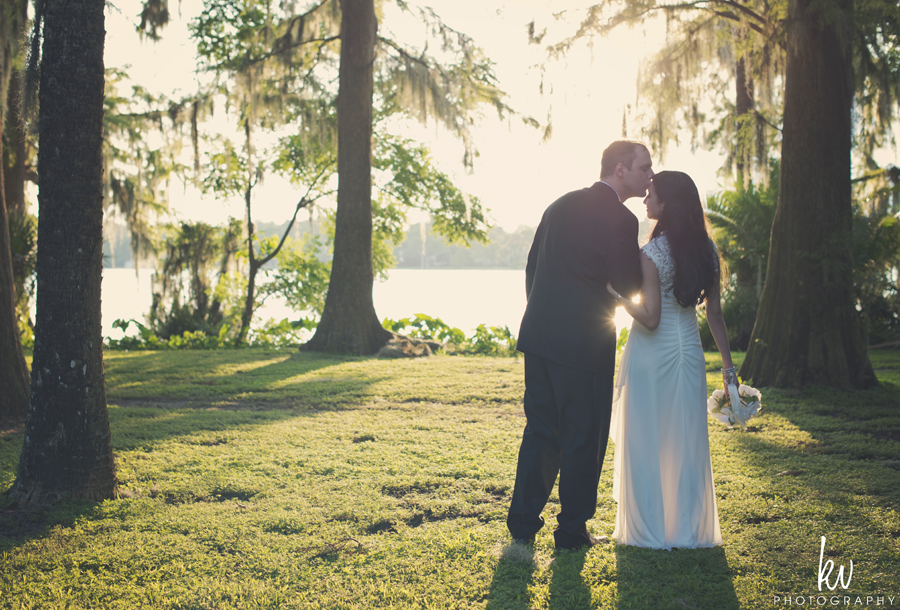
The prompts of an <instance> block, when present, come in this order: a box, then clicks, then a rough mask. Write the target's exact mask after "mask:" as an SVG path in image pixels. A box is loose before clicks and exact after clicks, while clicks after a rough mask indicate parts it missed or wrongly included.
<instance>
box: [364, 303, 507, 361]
mask: <svg viewBox="0 0 900 610" xmlns="http://www.w3.org/2000/svg"><path fill="white" fill-rule="evenodd" d="M382 326H384V327H385V328H386V329H388V330H390V331H392V332H395V333H400V334H404V335H408V336H410V337H415V338H418V339H429V340H431V341H437V342H439V343H446V344H447V348H448V351H449V352H450V353H453V354H474V355H480V356H515V357H518V355H519V353H518V352H517V351H516V338H515V336H513V334H512V332H511V331H510V330H509V328H508V327H506V326H487V325H485V324H479V325H478V328H476V329H475V332H474V333H473V334H472V336H471V337H466V335H465V333H464V332H463V331H462V330H460V329H458V328H453V327H451V326H450V325H448V324H447V323H446V322H444V321H443V320H441V319H440V318H434V317H431V316H427V315H425V314H421V313H419V314H416V315H414V316H413V317H412V318H401V319H399V320H391V319H390V318H385V319H384V322H382Z"/></svg>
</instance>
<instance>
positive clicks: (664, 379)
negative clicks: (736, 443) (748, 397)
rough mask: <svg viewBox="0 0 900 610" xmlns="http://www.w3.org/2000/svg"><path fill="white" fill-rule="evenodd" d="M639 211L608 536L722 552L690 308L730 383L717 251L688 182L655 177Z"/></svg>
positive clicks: (617, 400)
mask: <svg viewBox="0 0 900 610" xmlns="http://www.w3.org/2000/svg"><path fill="white" fill-rule="evenodd" d="M644 204H645V205H646V206H647V216H648V217H649V218H651V219H654V220H656V221H657V222H656V226H655V227H654V229H653V233H652V235H651V239H650V241H649V242H648V243H647V245H645V246H644V247H643V248H642V249H641V270H642V272H643V276H644V279H643V285H642V287H641V299H640V303H639V304H638V303H634V302H631V301H628V300H622V301H621V304H622V305H623V306H624V307H625V309H626V311H628V313H629V314H631V316H632V317H633V318H634V319H635V323H634V324H632V327H631V332H629V334H628V342H627V343H626V345H625V351H624V352H623V354H622V361H621V364H620V365H619V372H618V376H617V378H616V388H615V397H614V401H613V415H612V424H611V426H610V435H611V438H612V440H613V442H614V443H615V460H614V473H613V497H614V498H615V500H616V502H617V503H618V509H617V511H616V527H615V531H614V532H613V538H616V539H617V540H618V542H619V544H629V545H635V546H641V547H649V548H655V549H670V548H673V547H681V548H697V547H708V546H714V545H717V544H722V532H721V529H720V528H719V516H718V511H717V509H716V494H715V489H714V488H713V478H712V464H711V462H710V457H709V436H708V433H707V428H706V426H707V419H706V399H707V393H706V391H707V388H706V363H705V361H704V358H703V348H702V347H701V345H700V335H699V332H698V329H697V313H696V307H697V305H700V304H702V303H703V302H704V301H705V302H706V317H707V320H708V321H709V328H710V330H711V331H712V335H713V338H714V339H715V341H716V345H717V346H718V348H719V353H720V354H721V355H722V364H723V367H724V371H723V377H724V378H725V380H726V382H727V380H728V379H732V378H735V379H736V374H735V370H734V367H733V365H732V361H731V351H730V350H729V347H728V334H727V332H726V329H725V320H724V318H723V316H722V308H721V302H720V282H719V274H720V272H719V259H718V252H717V250H716V247H715V244H713V242H712V240H710V238H709V232H708V230H707V226H708V221H707V219H706V216H705V215H704V213H703V206H702V204H701V203H700V195H699V193H698V192H697V187H696V186H695V185H694V181H693V180H691V178H690V176H688V175H687V174H684V173H682V172H673V171H666V172H660V173H659V174H656V176H654V178H653V183H652V184H651V186H650V190H649V193H648V194H647V197H646V198H645V199H644ZM607 289H608V290H609V291H610V292H612V293H613V294H616V293H615V291H614V290H613V289H612V287H611V286H607ZM616 296H618V295H616Z"/></svg>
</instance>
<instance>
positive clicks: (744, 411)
mask: <svg viewBox="0 0 900 610" xmlns="http://www.w3.org/2000/svg"><path fill="white" fill-rule="evenodd" d="M761 408H762V394H761V393H760V391H759V390H757V389H756V388H753V387H750V386H748V385H744V384H741V385H740V387H737V386H735V385H733V384H728V393H726V392H725V390H722V389H718V390H716V391H715V392H713V393H712V396H710V397H709V400H707V401H706V410H707V412H708V413H709V414H710V415H712V416H713V417H714V418H715V419H716V420H718V421H719V422H721V423H723V424H725V425H726V426H728V427H729V428H733V427H735V426H740V427H741V428H742V429H743V430H746V429H747V420H748V419H750V418H751V417H754V416H755V415H757V414H758V413H759V411H760V409H761Z"/></svg>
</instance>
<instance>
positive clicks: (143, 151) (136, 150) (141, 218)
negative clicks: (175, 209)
mask: <svg viewBox="0 0 900 610" xmlns="http://www.w3.org/2000/svg"><path fill="white" fill-rule="evenodd" d="M128 78H129V77H128V74H127V73H125V72H124V71H122V70H117V69H113V68H111V69H108V70H107V71H106V95H105V96H104V114H103V130H104V133H105V136H106V137H104V139H103V164H104V173H103V176H104V190H105V193H104V208H105V212H106V213H107V214H110V215H111V216H112V215H116V216H120V217H121V218H122V219H123V220H124V221H125V223H126V224H127V225H128V229H129V231H130V233H131V252H132V257H133V258H134V260H135V264H136V265H137V261H140V260H141V259H142V258H144V257H146V256H147V255H149V254H151V253H153V252H155V251H156V241H155V238H156V218H157V217H158V215H159V214H162V213H163V212H165V211H166V210H167V208H168V193H167V192H166V188H167V187H168V184H169V180H170V178H171V177H172V176H173V175H176V174H180V175H184V174H185V167H184V166H183V165H182V164H181V163H180V162H179V161H178V160H177V158H178V156H179V155H180V153H181V150H182V144H183V142H182V136H181V126H182V125H183V124H184V122H185V121H186V120H187V119H188V115H189V114H190V113H189V108H188V104H186V103H175V102H172V101H170V100H168V99H167V98H165V97H164V96H155V95H153V94H151V93H150V92H149V91H148V90H147V89H145V88H144V87H142V86H141V85H132V86H131V90H130V91H129V92H128V93H127V94H121V93H120V91H119V90H120V88H121V86H122V83H123V82H124V81H127V80H128ZM152 136H158V137H152ZM157 142H159V144H158V145H154V144H155V143H157ZM151 143H153V144H151Z"/></svg>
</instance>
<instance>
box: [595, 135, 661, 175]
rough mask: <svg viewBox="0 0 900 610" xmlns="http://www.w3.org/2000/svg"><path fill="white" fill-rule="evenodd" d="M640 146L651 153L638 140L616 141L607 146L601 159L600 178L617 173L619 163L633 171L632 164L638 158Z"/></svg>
mask: <svg viewBox="0 0 900 610" xmlns="http://www.w3.org/2000/svg"><path fill="white" fill-rule="evenodd" d="M639 146H640V147H641V148H643V149H644V150H646V151H647V152H648V153H649V152H650V149H649V148H647V145H646V144H644V143H643V142H638V141H637V140H616V141H615V142H613V143H612V144H610V145H609V146H607V147H606V150H604V151H603V157H601V159H600V177H601V178H603V177H605V176H609V175H611V174H612V173H613V172H614V171H616V165H618V164H619V163H623V164H625V167H627V168H628V169H631V163H632V162H633V161H634V158H635V156H637V151H638V147H639Z"/></svg>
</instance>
